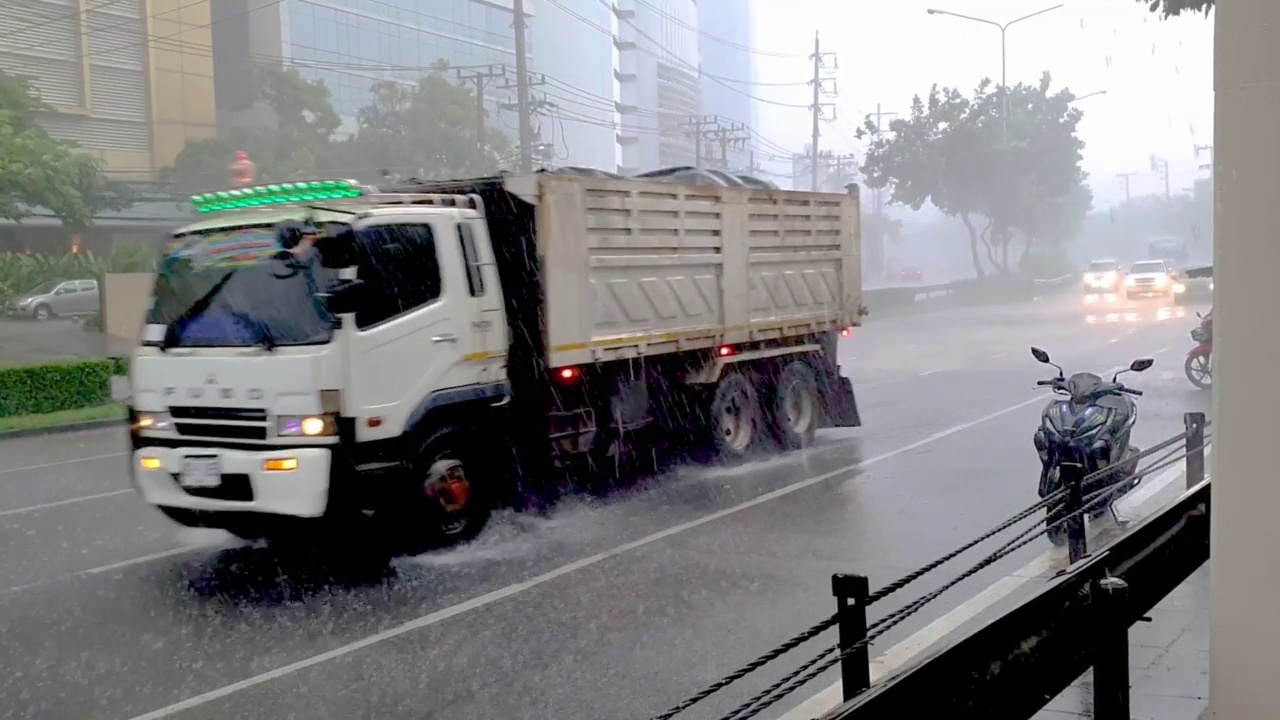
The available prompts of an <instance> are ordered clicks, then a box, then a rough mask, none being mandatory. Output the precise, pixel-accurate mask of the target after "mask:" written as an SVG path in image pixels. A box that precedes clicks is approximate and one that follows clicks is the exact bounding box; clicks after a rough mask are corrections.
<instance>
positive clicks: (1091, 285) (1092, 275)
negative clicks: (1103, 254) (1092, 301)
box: [1084, 260, 1123, 295]
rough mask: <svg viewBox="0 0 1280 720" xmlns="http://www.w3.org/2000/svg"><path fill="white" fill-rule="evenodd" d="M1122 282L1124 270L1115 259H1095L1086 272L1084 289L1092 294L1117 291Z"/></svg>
mask: <svg viewBox="0 0 1280 720" xmlns="http://www.w3.org/2000/svg"><path fill="white" fill-rule="evenodd" d="M1121 282H1123V271H1122V270H1121V269H1120V263H1118V262H1116V261H1115V260H1094V261H1093V262H1091V263H1089V268H1088V269H1087V270H1085V273H1084V291H1085V293H1087V294H1091V295H1092V294H1096V293H1113V292H1116V291H1117V290H1119V289H1120V283H1121Z"/></svg>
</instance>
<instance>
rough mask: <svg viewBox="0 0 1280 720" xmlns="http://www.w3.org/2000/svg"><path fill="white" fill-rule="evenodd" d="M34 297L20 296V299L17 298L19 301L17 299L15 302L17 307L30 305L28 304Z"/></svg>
mask: <svg viewBox="0 0 1280 720" xmlns="http://www.w3.org/2000/svg"><path fill="white" fill-rule="evenodd" d="M34 299H35V298H22V299H21V300H19V301H18V303H17V304H18V307H23V306H25V305H30V304H31V301H32V300H34Z"/></svg>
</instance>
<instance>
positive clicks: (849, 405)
mask: <svg viewBox="0 0 1280 720" xmlns="http://www.w3.org/2000/svg"><path fill="white" fill-rule="evenodd" d="M831 375H833V376H834V377H830V378H828V380H829V382H825V383H823V384H822V388H823V396H824V397H823V398H822V400H823V405H824V409H825V410H826V416H827V421H828V423H829V425H828V427H862V417H861V416H860V415H859V414H858V400H857V398H855V397H854V395H853V382H852V381H851V380H849V378H847V377H844V376H843V375H839V374H837V373H831Z"/></svg>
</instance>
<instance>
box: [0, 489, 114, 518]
mask: <svg viewBox="0 0 1280 720" xmlns="http://www.w3.org/2000/svg"><path fill="white" fill-rule="evenodd" d="M132 493H133V490H112V491H111V492H104V493H97V494H96V495H81V496H80V497H73V498H67V499H66V500H57V501H55V502H47V503H40V504H39V505H28V506H26V507H20V508H14V509H12V510H0V517H7V516H9V515H22V514H24V513H29V512H37V511H40V510H45V509H48V508H56V507H62V506H63V505H73V504H75V503H80V502H85V501H87V500H101V499H102V498H109V497H115V496H117V495H126V494H132Z"/></svg>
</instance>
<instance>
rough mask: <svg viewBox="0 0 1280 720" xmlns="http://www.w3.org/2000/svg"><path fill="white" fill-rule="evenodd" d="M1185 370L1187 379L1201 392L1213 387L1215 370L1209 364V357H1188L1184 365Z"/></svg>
mask: <svg viewBox="0 0 1280 720" xmlns="http://www.w3.org/2000/svg"><path fill="white" fill-rule="evenodd" d="M1183 370H1184V371H1185V372H1186V373H1187V379H1188V380H1190V381H1191V384H1192V385H1195V386H1196V387H1198V388H1200V389H1201V390H1208V389H1210V388H1212V387H1213V370H1212V368H1211V366H1210V364H1209V356H1208V355H1188V356H1187V361H1186V362H1185V363H1184V364H1183Z"/></svg>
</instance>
